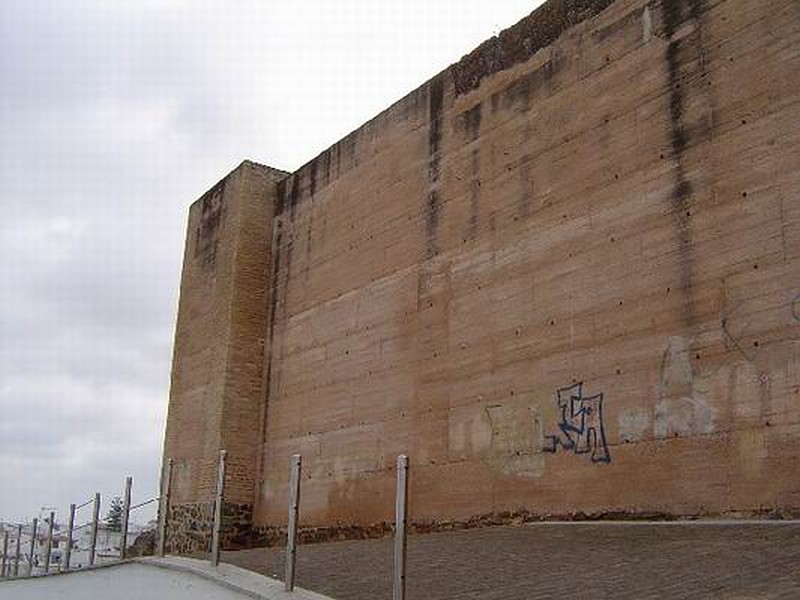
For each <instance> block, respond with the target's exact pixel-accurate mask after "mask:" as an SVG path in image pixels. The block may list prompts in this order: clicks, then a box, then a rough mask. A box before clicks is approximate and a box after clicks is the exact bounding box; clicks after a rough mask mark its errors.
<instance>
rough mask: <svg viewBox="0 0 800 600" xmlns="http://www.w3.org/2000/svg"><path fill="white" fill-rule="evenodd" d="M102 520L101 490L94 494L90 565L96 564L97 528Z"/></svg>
mask: <svg viewBox="0 0 800 600" xmlns="http://www.w3.org/2000/svg"><path fill="white" fill-rule="evenodd" d="M99 521H100V492H97V493H95V495H94V509H93V511H92V538H91V542H90V546H89V565H90V566H92V565H94V559H95V554H96V552H97V529H98V526H99Z"/></svg>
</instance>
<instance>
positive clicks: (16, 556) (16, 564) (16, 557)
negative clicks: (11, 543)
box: [14, 525, 22, 577]
mask: <svg viewBox="0 0 800 600" xmlns="http://www.w3.org/2000/svg"><path fill="white" fill-rule="evenodd" d="M21 544H22V525H17V549H16V552H15V553H14V577H18V576H19V557H20V545H21Z"/></svg>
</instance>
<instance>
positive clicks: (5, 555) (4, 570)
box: [0, 529, 10, 577]
mask: <svg viewBox="0 0 800 600" xmlns="http://www.w3.org/2000/svg"><path fill="white" fill-rule="evenodd" d="M9 565H10V563H9V561H8V529H6V530H5V531H3V567H2V569H0V577H5V576H6V575H7V574H8V570H9V569H8V566H9Z"/></svg>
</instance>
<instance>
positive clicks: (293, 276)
mask: <svg viewBox="0 0 800 600" xmlns="http://www.w3.org/2000/svg"><path fill="white" fill-rule="evenodd" d="M798 48H800V5H798V3H797V2H796V1H795V0H762V1H759V2H748V1H747V0H674V1H669V2H656V1H652V2H645V1H643V0H617V1H615V2H613V3H610V2H608V1H604V0H594V1H591V0H551V1H550V2H548V3H547V4H546V5H544V7H542V8H541V9H540V10H538V11H536V12H535V13H534V14H533V15H532V16H531V17H529V18H528V19H526V20H524V21H522V22H521V23H520V24H518V25H517V26H515V27H514V28H512V29H511V30H509V31H507V32H504V34H503V35H502V36H501V37H500V38H499V39H496V40H493V41H490V42H487V43H486V44H484V45H483V46H481V47H480V48H479V49H478V50H476V51H475V52H474V53H473V54H471V55H469V56H468V57H465V59H464V60H463V61H462V62H461V63H459V64H457V65H454V66H453V67H451V68H450V69H448V70H446V71H445V72H443V73H442V74H440V75H439V76H437V77H435V78H434V79H432V80H431V81H429V82H427V83H426V84H425V85H423V86H422V87H420V88H419V89H417V90H416V91H414V92H412V93H411V94H409V95H408V96H406V97H405V98H403V99H402V100H401V101H399V102H398V103H397V104H395V105H393V106H392V107H390V108H389V109H387V110H386V111H385V112H383V113H382V114H380V115H379V116H377V117H376V118H375V119H373V120H372V121H370V122H369V123H367V124H366V125H364V126H363V127H361V128H360V129H358V130H357V131H355V132H353V133H352V134H351V135H349V136H348V137H346V138H345V139H343V140H341V141H340V142H338V143H337V144H336V145H334V146H333V147H331V148H330V149H329V150H327V151H326V152H324V153H323V154H321V155H320V156H318V157H317V158H316V159H314V160H313V161H312V162H310V163H308V164H307V165H305V166H304V167H302V168H301V169H300V170H298V171H297V172H296V173H294V174H293V175H292V176H291V177H289V178H287V179H285V180H284V181H283V182H282V183H281V184H280V185H279V192H278V194H279V195H278V200H277V202H278V204H277V207H276V212H277V214H276V216H275V220H274V225H273V228H272V256H271V259H270V261H271V265H272V266H271V271H272V276H271V281H270V286H271V288H270V289H271V292H270V293H271V294H273V296H272V297H271V299H270V300H269V302H266V303H265V305H266V306H267V314H266V316H265V317H264V318H265V323H266V324H265V328H264V331H265V332H266V333H265V334H264V337H265V339H267V340H268V342H267V344H268V347H269V348H270V350H271V352H270V354H271V357H272V358H271V360H270V361H268V364H267V365H266V367H265V371H264V376H263V380H264V385H265V387H266V388H267V390H266V392H265V394H264V395H263V396H262V400H261V401H262V402H263V401H264V399H265V400H266V407H267V408H266V425H265V427H266V429H265V431H264V435H263V441H262V442H261V443H260V444H259V445H258V448H259V450H260V459H259V460H260V461H261V463H260V466H259V467H258V471H259V474H260V477H259V479H260V481H259V482H258V483H259V485H258V487H257V489H256V490H255V496H254V501H255V523H256V524H257V525H258V526H262V527H263V526H274V525H278V524H281V523H285V520H286V506H287V481H288V465H289V456H290V455H291V454H292V453H294V452H300V453H302V455H303V459H304V471H303V492H302V501H301V522H302V523H303V524H306V525H328V526H333V525H337V524H347V525H352V524H355V525H362V526H366V525H369V524H373V523H379V522H381V521H386V520H390V519H391V518H392V512H393V500H392V498H393V493H394V472H393V465H394V460H395V457H396V455H397V454H399V453H401V452H407V453H408V454H409V455H410V459H411V477H410V486H411V488H410V494H411V496H410V497H411V507H410V514H411V518H412V519H413V520H415V521H418V522H425V521H428V522H430V521H437V522H438V521H446V520H456V521H463V520H467V519H470V518H473V517H476V516H478V515H485V514H488V513H511V514H514V513H526V512H527V513H531V514H536V515H570V514H575V513H586V514H594V515H599V514H608V513H616V512H632V513H668V514H705V513H729V512H743V513H749V512H759V511H783V512H787V511H788V512H791V511H797V510H798V509H800V478H798V477H797V473H798V470H797V461H798V458H800V361H799V357H798V350H799V346H798V333H800V277H799V275H800V262H799V257H800V192H798V190H800V153H798V148H800V128H798V127H797V123H798V122H800V52H798ZM193 218H194V217H193ZM191 227H192V226H191V225H190V233H191V231H193V229H191ZM190 262H191V261H190ZM186 268H187V267H185V269H186ZM190 268H196V267H192V266H191V265H190ZM197 268H199V267H197ZM184 278H186V274H184ZM190 285H194V284H190ZM203 285H205V284H203ZM192 293H193V294H194V292H192ZM197 293H198V294H200V293H211V292H197ZM254 293H255V292H254ZM256 295H257V294H256ZM259 298H260V297H259ZM182 303H183V300H182ZM182 306H183V304H182ZM187 318H188V317H187ZM205 318H210V317H208V316H198V317H197V319H205ZM201 322H202V321H197V323H201ZM193 327H195V325H193V324H191V323H189V322H188V321H181V320H180V319H179V323H178V343H181V339H182V334H181V332H182V331H184V330H189V329H191V328H193ZM203 327H205V326H203ZM186 335H188V336H189V337H187V338H186V339H187V340H188V339H189V338H192V335H191V334H186ZM192 339H194V338H192ZM184 343H189V342H188V341H185V342H184ZM184 347H185V346H184ZM218 350H219V348H217V347H216V346H215V347H214V348H211V347H210V346H209V345H204V344H200V346H199V347H198V348H197V350H196V352H195V353H194V356H196V359H195V360H196V363H194V364H195V366H192V367H189V366H187V367H186V368H187V369H188V368H191V369H194V370H195V371H196V372H197V373H200V372H204V373H205V372H206V371H207V369H206V368H205V366H203V365H214V364H217V363H216V361H215V360H214V359H212V355H213V353H214V352H217V351H218ZM184 352H187V351H186V350H181V349H180V347H179V346H178V345H176V357H179V356H181V355H182V354H183V353H184ZM224 364H226V365H231V364H232V363H231V362H230V361H228V362H227V363H224ZM228 368H230V367H228ZM176 385H177V386H178V389H179V392H178V393H179V394H182V393H184V392H180V390H181V389H183V388H181V385H182V384H181V382H180V381H179V382H178V384H175V383H173V389H175V386H176ZM209 385H211V384H210V383H209ZM192 390H194V391H192ZM189 395H192V397H193V398H195V400H193V401H192V404H193V405H197V404H200V405H202V402H203V398H204V397H207V396H205V395H204V392H203V391H202V388H201V387H198V388H189V387H187V388H186V392H185V397H186V398H189ZM187 403H188V400H187ZM173 405H174V407H175V408H173ZM242 407H243V411H244V412H247V413H248V414H249V415H250V416H254V415H256V414H257V410H256V409H251V405H250V404H248V403H247V402H245V403H244V404H243V405H242ZM209 409H211V407H209ZM173 410H175V411H176V412H175V414H176V415H177V416H175V417H173ZM184 410H185V411H190V412H191V411H193V410H195V409H194V408H191V409H190V408H186V407H183V406H182V404H181V401H180V400H177V401H176V400H175V399H173V404H172V405H171V407H170V427H171V428H172V429H168V435H167V446H168V447H170V440H171V439H172V438H171V437H170V435H171V434H172V433H174V432H175V431H177V430H178V429H180V428H183V427H184V425H183V424H182V421H181V419H183V417H182V416H180V415H183V414H184V413H183V412H182V411H184ZM244 412H241V413H240V412H237V413H236V414H239V415H244ZM205 414H206V417H207V418H208V419H209V420H207V421H206V424H205V427H206V429H205V430H204V431H203V432H200V433H202V435H198V436H197V437H196V438H194V439H191V440H187V441H186V442H185V443H186V444H187V449H186V451H185V454H186V455H187V456H194V457H197V458H196V463H191V464H192V465H194V464H196V465H197V466H196V467H194V466H190V467H188V468H189V469H195V468H196V469H197V471H196V472H195V471H192V472H191V474H190V475H186V476H185V477H186V481H187V483H186V484H185V485H186V486H188V487H187V490H191V492H189V491H186V492H181V494H187V497H192V498H194V497H196V495H197V494H200V493H201V492H202V493H205V492H203V490H207V487H208V486H207V482H208V481H209V476H208V474H207V472H208V469H207V468H205V467H203V465H206V463H204V462H203V460H206V461H207V458H201V457H208V456H210V454H209V451H210V449H212V448H217V447H218V446H219V444H220V440H219V439H217V438H216V437H215V435H216V434H215V433H214V431H215V428H216V427H217V422H216V421H214V420H213V419H216V418H222V417H216V416H214V415H215V413H214V412H213V410H208V411H206V413H205ZM244 420H246V419H244V417H243V421H244ZM173 421H174V426H173ZM186 421H187V422H189V421H192V417H186ZM192 422H193V421H192ZM245 429H246V428H245ZM251 433H252V432H250V431H249V430H248V433H247V434H246V435H243V436H242V438H241V440H239V439H238V437H237V436H238V434H236V435H234V436H233V437H231V438H230V440H231V443H237V444H238V442H239V441H242V442H243V443H242V445H241V448H242V452H244V450H245V448H246V447H248V445H249V444H250V443H251V442H250V440H251V439H252V435H251ZM244 442H246V443H244ZM181 443H183V442H181ZM192 460H195V459H192ZM248 489H249V488H248V487H247V486H244V487H243V488H242V492H243V495H242V498H243V499H244V498H245V496H246V494H245V493H244V492H245V491H247V490H248Z"/></svg>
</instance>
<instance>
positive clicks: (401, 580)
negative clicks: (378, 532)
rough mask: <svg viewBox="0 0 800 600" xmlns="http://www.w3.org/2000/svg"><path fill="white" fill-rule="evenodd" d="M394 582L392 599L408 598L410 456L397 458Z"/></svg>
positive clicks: (403, 455)
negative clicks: (407, 539)
mask: <svg viewBox="0 0 800 600" xmlns="http://www.w3.org/2000/svg"><path fill="white" fill-rule="evenodd" d="M394 510H395V529H394V582H393V586H392V599H393V600H404V599H405V597H406V523H407V514H406V513H407V512H408V456H406V455H405V454H401V455H400V456H398V457H397V496H396V498H395V505H394Z"/></svg>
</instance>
